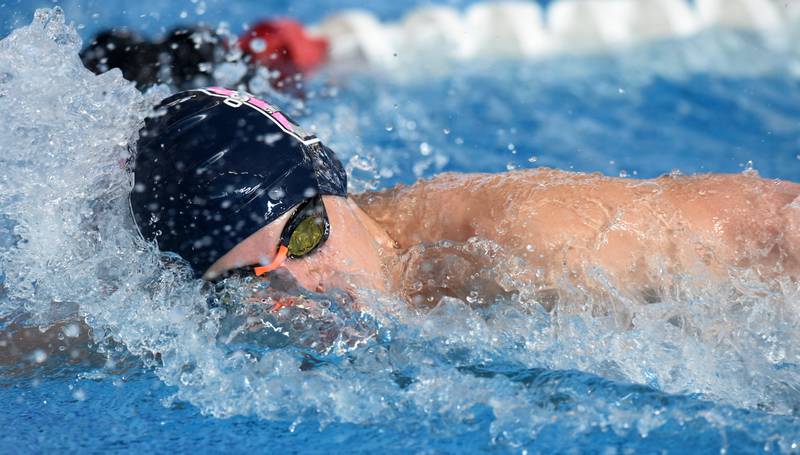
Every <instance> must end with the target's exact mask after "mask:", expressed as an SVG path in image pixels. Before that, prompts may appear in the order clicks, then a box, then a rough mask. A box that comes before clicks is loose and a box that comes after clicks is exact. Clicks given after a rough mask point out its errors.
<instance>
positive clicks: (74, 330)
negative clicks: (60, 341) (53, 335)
mask: <svg viewBox="0 0 800 455" xmlns="http://www.w3.org/2000/svg"><path fill="white" fill-rule="evenodd" d="M62 332H63V333H64V336H66V337H68V338H77V336H78V335H80V334H81V330H80V328H79V327H78V324H69V325H67V326H65V327H64V328H63V329H62Z"/></svg>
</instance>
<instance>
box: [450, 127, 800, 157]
mask: <svg viewBox="0 0 800 455" xmlns="http://www.w3.org/2000/svg"><path fill="white" fill-rule="evenodd" d="M442 133H444V134H445V135H448V134H450V128H445V129H443V130H442ZM798 156H800V155H798Z"/></svg>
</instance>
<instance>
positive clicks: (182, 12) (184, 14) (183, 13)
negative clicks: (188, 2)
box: [178, 10, 189, 19]
mask: <svg viewBox="0 0 800 455" xmlns="http://www.w3.org/2000/svg"><path fill="white" fill-rule="evenodd" d="M178 16H179V17H180V18H181V19H186V18H187V17H189V13H188V12H187V11H186V10H183V11H181V13H180V14H179V15H178Z"/></svg>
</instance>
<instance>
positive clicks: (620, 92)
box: [617, 87, 625, 95]
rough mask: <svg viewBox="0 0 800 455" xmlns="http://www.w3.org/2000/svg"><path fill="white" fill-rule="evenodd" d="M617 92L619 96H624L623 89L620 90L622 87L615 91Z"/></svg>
mask: <svg viewBox="0 0 800 455" xmlns="http://www.w3.org/2000/svg"><path fill="white" fill-rule="evenodd" d="M617 91H618V92H619V94H620V95H624V94H625V89H624V88H622V87H620V88H619V89H617Z"/></svg>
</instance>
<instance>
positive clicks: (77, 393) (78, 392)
mask: <svg viewBox="0 0 800 455" xmlns="http://www.w3.org/2000/svg"><path fill="white" fill-rule="evenodd" d="M72 398H74V399H76V400H78V401H86V392H84V391H83V389H75V390H74V391H73V392H72Z"/></svg>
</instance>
